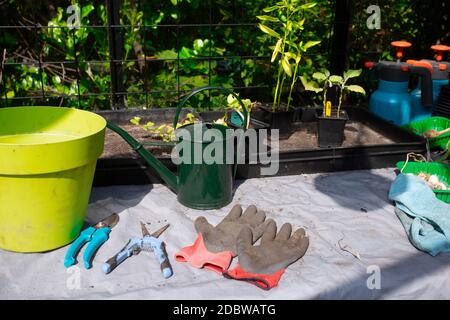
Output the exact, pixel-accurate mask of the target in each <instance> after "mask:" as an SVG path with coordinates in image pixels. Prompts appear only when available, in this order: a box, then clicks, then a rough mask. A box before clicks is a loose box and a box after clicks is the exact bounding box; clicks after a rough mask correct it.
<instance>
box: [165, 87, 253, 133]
mask: <svg viewBox="0 0 450 320" xmlns="http://www.w3.org/2000/svg"><path fill="white" fill-rule="evenodd" d="M206 90H219V91H224V92H225V93H228V94H231V95H232V96H233V97H235V98H236V99H237V101H238V102H239V104H240V105H241V107H242V110H243V113H244V116H243V117H242V114H241V113H240V112H238V111H237V110H236V112H237V113H238V114H239V115H240V116H241V118H243V119H242V120H243V121H244V125H245V128H244V129H247V128H248V124H249V122H248V120H249V114H248V110H247V108H246V107H245V105H244V103H243V102H242V99H241V98H239V96H238V95H237V94H236V93H234V92H233V91H231V90H230V89H227V88H224V87H218V86H206V87H201V88H198V89H195V90H193V91H191V92H190V93H189V94H188V95H187V96H186V97H184V98H183V100H181V102H180V103H179V104H178V107H177V110H176V112H175V118H174V119H173V128H174V129H176V128H177V125H178V120H179V118H180V113H181V110H182V109H183V107H184V106H185V104H186V103H187V102H188V101H189V99H190V98H192V97H193V96H195V95H196V94H197V93H200V92H202V91H206Z"/></svg>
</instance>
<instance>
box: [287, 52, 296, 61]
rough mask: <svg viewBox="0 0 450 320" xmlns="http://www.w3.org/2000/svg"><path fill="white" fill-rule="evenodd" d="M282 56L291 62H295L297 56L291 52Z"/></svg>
mask: <svg viewBox="0 0 450 320" xmlns="http://www.w3.org/2000/svg"><path fill="white" fill-rule="evenodd" d="M284 55H285V56H286V57H287V58H288V59H292V60H297V56H296V55H295V54H294V53H292V52H285V53H284Z"/></svg>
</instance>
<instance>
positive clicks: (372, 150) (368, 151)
mask: <svg viewBox="0 0 450 320" xmlns="http://www.w3.org/2000/svg"><path fill="white" fill-rule="evenodd" d="M346 110H347V113H348V115H349V117H350V120H353V121H359V122H362V123H364V124H366V125H368V126H371V127H372V128H375V129H376V130H377V131H379V132H383V133H385V136H386V137H387V138H390V139H392V140H394V141H397V143H393V144H380V145H371V146H358V147H351V148H332V149H331V148H330V149H318V148H317V149H310V150H290V151H284V152H280V156H279V171H278V174H277V176H283V175H296V174H302V173H319V172H334V171H344V170H359V169H377V168H387V167H394V166H395V164H396V163H397V162H398V161H401V160H404V159H405V158H406V155H407V154H408V153H410V152H415V153H425V152H426V141H425V139H423V138H422V137H420V136H416V135H414V134H412V133H410V132H408V131H407V130H404V129H402V128H400V127H398V126H396V125H394V124H392V123H389V122H387V121H385V120H383V119H381V118H379V117H377V116H375V115H373V114H372V113H370V112H368V111H366V110H365V109H363V108H360V107H349V108H346ZM132 112H135V113H136V115H138V116H143V115H145V116H151V117H152V119H154V121H157V119H156V118H159V119H161V118H160V117H167V119H171V117H173V110H172V111H171V110H170V109H157V110H145V111H132ZM213 112H215V111H213ZM100 114H101V115H102V116H104V117H105V118H107V119H109V120H112V121H114V122H116V123H118V124H119V125H120V124H121V123H124V122H127V121H129V119H130V118H131V117H133V116H135V114H134V113H131V114H130V112H129V111H128V112H127V111H108V112H104V113H100ZM216 114H217V112H215V113H214V114H212V113H211V115H210V116H214V117H215V115H216ZM200 115H201V116H202V118H205V120H209V119H207V118H208V117H209V115H208V112H206V113H205V112H202V113H201V114H200ZM297 125H301V123H297ZM159 159H160V160H161V161H162V162H163V163H164V164H166V165H167V166H168V167H169V168H170V169H171V170H174V171H175V170H176V166H175V165H174V164H173V163H172V161H171V159H170V158H159ZM260 169H261V165H260V164H244V165H239V167H238V178H241V179H247V178H257V177H260ZM149 183H161V180H160V178H159V177H158V176H157V174H156V173H155V172H154V171H153V170H152V169H151V168H149V167H148V165H147V164H146V163H145V162H144V161H142V160H141V159H139V158H135V159H133V158H130V159H99V161H98V163H97V170H96V173H95V178H94V185H95V186H109V185H127V184H149Z"/></svg>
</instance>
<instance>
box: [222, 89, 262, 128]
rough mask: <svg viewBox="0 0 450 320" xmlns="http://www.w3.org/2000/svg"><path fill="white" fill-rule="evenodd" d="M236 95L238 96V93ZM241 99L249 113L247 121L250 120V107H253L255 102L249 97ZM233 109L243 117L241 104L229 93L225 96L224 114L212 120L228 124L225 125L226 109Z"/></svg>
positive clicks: (226, 118)
mask: <svg viewBox="0 0 450 320" xmlns="http://www.w3.org/2000/svg"><path fill="white" fill-rule="evenodd" d="M238 96H239V94H238ZM241 101H242V103H243V105H244V108H245V110H246V111H247V113H248V114H249V117H248V119H247V121H250V113H251V112H252V109H253V108H254V107H255V105H256V103H255V102H252V101H251V100H250V99H241ZM233 110H235V111H236V112H238V113H239V114H240V115H241V116H242V118H244V110H243V108H242V105H241V104H240V103H239V101H238V99H236V97H235V96H233V95H232V94H229V95H228V97H227V106H226V107H225V115H224V116H223V117H222V118H219V119H217V120H216V121H214V123H215V124H221V125H224V126H228V125H227V120H228V111H233ZM247 126H248V123H247Z"/></svg>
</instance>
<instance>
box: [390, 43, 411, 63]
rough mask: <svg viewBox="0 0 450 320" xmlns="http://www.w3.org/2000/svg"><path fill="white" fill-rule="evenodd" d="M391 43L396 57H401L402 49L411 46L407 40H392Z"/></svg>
mask: <svg viewBox="0 0 450 320" xmlns="http://www.w3.org/2000/svg"><path fill="white" fill-rule="evenodd" d="M391 45H392V46H393V47H394V48H395V50H396V53H395V56H396V57H397V59H401V58H403V51H404V50H405V49H406V48H409V47H411V43H409V42H407V41H393V42H391Z"/></svg>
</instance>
